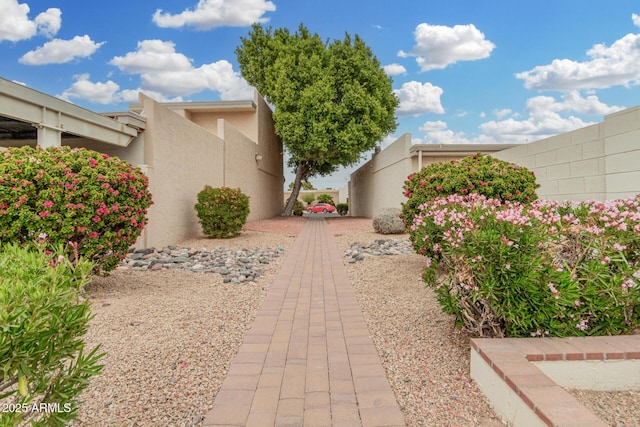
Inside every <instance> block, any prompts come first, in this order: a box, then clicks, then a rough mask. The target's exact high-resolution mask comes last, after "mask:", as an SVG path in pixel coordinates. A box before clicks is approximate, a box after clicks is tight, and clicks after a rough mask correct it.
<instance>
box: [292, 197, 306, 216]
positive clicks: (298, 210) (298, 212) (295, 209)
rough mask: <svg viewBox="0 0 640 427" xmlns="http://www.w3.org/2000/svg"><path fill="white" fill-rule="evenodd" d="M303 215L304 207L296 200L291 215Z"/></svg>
mask: <svg viewBox="0 0 640 427" xmlns="http://www.w3.org/2000/svg"><path fill="white" fill-rule="evenodd" d="M303 213H304V205H303V204H302V202H301V201H300V200H296V202H295V203H294V204H293V214H294V215H297V216H302V214H303Z"/></svg>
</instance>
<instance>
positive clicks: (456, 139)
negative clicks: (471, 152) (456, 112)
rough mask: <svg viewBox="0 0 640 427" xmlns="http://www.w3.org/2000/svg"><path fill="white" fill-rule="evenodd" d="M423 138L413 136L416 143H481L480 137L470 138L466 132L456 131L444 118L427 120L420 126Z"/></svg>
mask: <svg viewBox="0 0 640 427" xmlns="http://www.w3.org/2000/svg"><path fill="white" fill-rule="evenodd" d="M420 131H421V132H424V134H425V135H424V136H423V137H422V138H413V140H412V141H413V143H414V144H479V143H481V142H483V141H481V140H479V139H469V138H467V136H466V135H465V133H464V132H454V131H452V130H451V129H449V128H448V126H447V124H446V123H445V122H443V121H442V120H438V121H435V122H425V123H424V124H423V125H422V126H420ZM484 142H488V141H484Z"/></svg>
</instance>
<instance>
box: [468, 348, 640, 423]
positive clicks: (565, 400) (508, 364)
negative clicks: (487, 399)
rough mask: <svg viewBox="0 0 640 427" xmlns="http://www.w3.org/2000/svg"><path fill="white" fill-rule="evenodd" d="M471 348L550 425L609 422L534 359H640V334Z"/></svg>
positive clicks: (538, 360) (541, 360)
mask: <svg viewBox="0 0 640 427" xmlns="http://www.w3.org/2000/svg"><path fill="white" fill-rule="evenodd" d="M471 347H472V349H474V350H475V351H476V352H477V353H478V354H479V355H480V356H481V357H482V359H483V360H484V361H485V362H486V363H487V364H488V365H489V366H490V367H491V368H493V371H494V372H495V373H496V374H497V375H498V377H499V378H500V379H501V380H503V381H504V382H506V384H507V385H508V386H509V387H510V389H511V390H512V391H513V392H514V393H515V394H516V395H518V396H519V397H520V398H521V399H522V401H523V402H525V404H526V405H527V406H528V407H529V408H530V409H531V410H532V411H533V412H534V413H535V414H536V415H537V416H538V417H539V418H540V419H541V420H542V422H544V423H545V424H546V425H548V426H578V425H581V426H586V425H588V426H592V427H597V426H601V427H605V426H607V424H606V423H604V422H603V421H602V420H601V419H600V418H598V417H597V416H596V415H595V414H593V413H592V412H591V411H589V410H588V409H587V408H586V407H585V406H584V405H582V404H581V403H580V402H578V400H577V399H576V398H575V397H573V396H572V395H571V394H570V393H569V392H567V391H566V390H565V389H564V388H562V387H560V386H559V385H557V384H556V383H555V382H554V381H553V380H552V379H551V378H549V377H548V376H547V375H545V374H544V373H543V372H542V371H541V370H540V369H539V368H538V367H536V366H535V365H534V364H533V363H530V362H544V361H584V360H590V361H597V360H632V359H640V335H629V336H615V337H611V336H605V337H572V338H475V339H472V340H471Z"/></svg>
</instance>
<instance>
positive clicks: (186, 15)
mask: <svg viewBox="0 0 640 427" xmlns="http://www.w3.org/2000/svg"><path fill="white" fill-rule="evenodd" d="M275 10H276V6H275V4H274V3H273V2H271V1H265V0H200V1H198V4H197V5H196V6H195V8H193V9H185V10H184V11H182V12H181V13H178V14H176V15H173V14H171V13H169V12H164V11H162V10H161V9H158V10H156V12H155V13H154V14H153V22H155V23H156V25H158V26H159V27H169V28H180V27H185V26H188V27H193V28H195V29H197V30H209V29H211V28H215V27H225V26H230V27H244V26H249V25H251V24H253V23H256V22H266V21H268V20H269V19H268V18H264V17H263V15H264V14H265V13H266V12H273V11H275Z"/></svg>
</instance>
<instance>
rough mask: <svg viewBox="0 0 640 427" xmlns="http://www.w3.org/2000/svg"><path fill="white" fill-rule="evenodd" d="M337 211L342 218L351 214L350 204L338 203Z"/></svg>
mask: <svg viewBox="0 0 640 427" xmlns="http://www.w3.org/2000/svg"><path fill="white" fill-rule="evenodd" d="M336 210H337V211H338V213H339V214H340V215H342V216H345V215H346V214H347V213H348V212H349V204H348V203H338V204H337V205H336Z"/></svg>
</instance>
